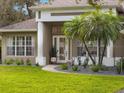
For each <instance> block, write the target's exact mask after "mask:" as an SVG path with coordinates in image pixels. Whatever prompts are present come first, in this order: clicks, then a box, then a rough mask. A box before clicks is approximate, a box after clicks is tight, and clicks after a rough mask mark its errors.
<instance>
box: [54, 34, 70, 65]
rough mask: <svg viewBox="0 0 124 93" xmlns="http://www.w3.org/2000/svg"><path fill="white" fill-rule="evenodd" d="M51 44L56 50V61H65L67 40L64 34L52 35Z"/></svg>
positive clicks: (67, 47) (67, 54)
mask: <svg viewBox="0 0 124 93" xmlns="http://www.w3.org/2000/svg"><path fill="white" fill-rule="evenodd" d="M53 46H55V47H56V51H57V63H65V62H66V60H68V59H69V53H68V52H69V40H68V39H67V38H66V37H65V36H53Z"/></svg>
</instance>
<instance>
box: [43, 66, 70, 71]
mask: <svg viewBox="0 0 124 93" xmlns="http://www.w3.org/2000/svg"><path fill="white" fill-rule="evenodd" d="M58 67H59V65H47V66H44V67H43V68H42V69H43V70H45V71H50V72H60V73H68V72H62V71H59V70H57V69H56V68H58Z"/></svg>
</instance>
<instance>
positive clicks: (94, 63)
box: [83, 41, 96, 65]
mask: <svg viewBox="0 0 124 93" xmlns="http://www.w3.org/2000/svg"><path fill="white" fill-rule="evenodd" d="M83 43H84V46H85V48H86V50H87V52H88V55H89V57H90V59H91V60H92V62H93V65H96V62H95V60H94V59H93V57H92V56H91V54H90V51H89V49H88V47H87V45H86V42H85V41H83Z"/></svg>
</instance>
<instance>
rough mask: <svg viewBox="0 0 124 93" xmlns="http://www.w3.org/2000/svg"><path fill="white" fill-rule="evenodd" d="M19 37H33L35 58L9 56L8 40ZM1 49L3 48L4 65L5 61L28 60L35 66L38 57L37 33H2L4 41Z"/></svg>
mask: <svg viewBox="0 0 124 93" xmlns="http://www.w3.org/2000/svg"><path fill="white" fill-rule="evenodd" d="M14 35H15V36H17V35H19V36H20V35H22V36H25V35H31V36H32V37H33V38H34V43H35V44H34V56H8V55H7V45H6V44H7V43H6V42H7V38H8V37H9V36H14ZM1 41H2V42H1V47H2V63H4V61H5V59H14V60H16V59H19V60H24V61H26V60H27V59H30V60H31V61H32V63H33V64H35V59H36V57H37V32H8V33H2V40H1Z"/></svg>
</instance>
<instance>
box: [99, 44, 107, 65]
mask: <svg viewBox="0 0 124 93" xmlns="http://www.w3.org/2000/svg"><path fill="white" fill-rule="evenodd" d="M106 47H107V43H105V45H104V49H103V52H102V56H101V61H100V65H102V62H103V58H104V54H105V51H106Z"/></svg>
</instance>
